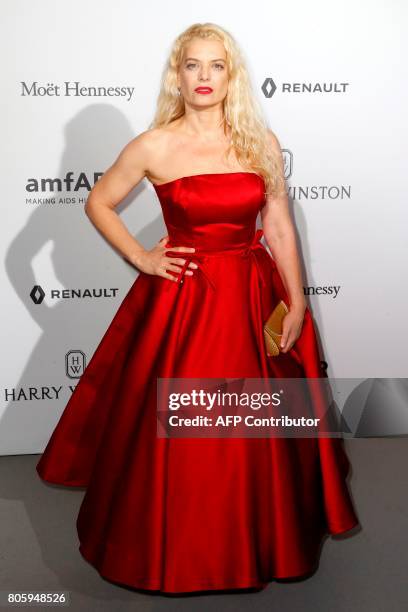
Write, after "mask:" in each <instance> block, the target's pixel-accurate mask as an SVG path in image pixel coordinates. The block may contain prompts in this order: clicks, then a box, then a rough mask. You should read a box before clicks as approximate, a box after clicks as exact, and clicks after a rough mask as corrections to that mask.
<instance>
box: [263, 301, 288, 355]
mask: <svg viewBox="0 0 408 612" xmlns="http://www.w3.org/2000/svg"><path fill="white" fill-rule="evenodd" d="M288 312H289V310H288V307H287V306H286V304H285V302H284V301H283V300H281V301H280V302H279V303H278V304H277V306H275V308H274V309H273V310H272V312H271V314H270V315H269V317H268V320H267V321H266V323H265V325H264V338H265V346H266V352H267V354H268V355H269V356H270V357H276V356H277V355H279V345H280V340H281V338H282V321H283V318H284V316H285V315H286V314H287V313H288Z"/></svg>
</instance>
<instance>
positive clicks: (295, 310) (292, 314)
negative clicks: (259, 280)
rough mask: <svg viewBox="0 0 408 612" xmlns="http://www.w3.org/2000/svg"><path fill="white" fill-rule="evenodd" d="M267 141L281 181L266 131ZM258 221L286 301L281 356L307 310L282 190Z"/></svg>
mask: <svg viewBox="0 0 408 612" xmlns="http://www.w3.org/2000/svg"><path fill="white" fill-rule="evenodd" d="M268 140H269V144H270V147H271V150H272V151H273V152H274V153H275V157H276V159H277V160H278V161H279V166H280V171H281V173H282V177H283V176H284V164H283V157H282V151H281V147H280V144H279V141H278V139H277V138H276V136H275V134H274V133H273V132H272V131H271V130H268ZM261 219H262V226H263V232H264V236H265V239H266V242H267V244H268V247H269V248H270V250H271V253H272V256H273V258H274V260H275V262H276V267H277V269H278V272H279V275H280V277H281V279H282V282H283V284H284V286H285V289H286V293H287V294H288V298H289V304H288V306H289V312H288V313H287V315H286V316H285V317H284V319H283V323H282V340H281V347H283V348H282V351H281V352H282V353H286V352H288V351H289V350H290V349H291V348H292V346H293V344H294V343H295V342H296V340H297V339H298V337H299V336H300V333H301V330H302V324H303V318H304V313H305V310H306V306H307V305H306V300H305V296H304V293H303V281H302V272H301V268H300V261H299V255H298V250H297V245H296V235H295V228H294V225H293V223H292V219H291V217H290V213H289V204H288V196H287V193H286V190H285V191H284V193H282V194H280V195H275V196H271V195H268V196H267V197H266V202H265V205H264V206H263V207H262V209H261Z"/></svg>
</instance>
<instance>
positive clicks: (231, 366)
mask: <svg viewBox="0 0 408 612" xmlns="http://www.w3.org/2000/svg"><path fill="white" fill-rule="evenodd" d="M156 193H157V195H158V198H159V200H160V204H161V207H162V210H163V215H164V219H165V223H166V227H167V230H168V234H169V242H168V246H181V245H182V246H194V247H196V252H195V253H193V254H190V255H189V256H188V257H190V258H192V259H194V260H195V261H197V263H198V265H199V268H198V269H197V270H195V272H194V275H193V276H191V277H190V276H188V275H183V273H181V274H180V275H179V277H178V281H179V282H177V283H175V282H174V281H170V280H168V279H165V278H163V277H159V276H155V275H148V274H144V273H140V274H139V275H138V277H137V278H136V280H135V282H134V283H133V285H132V287H131V288H130V290H129V292H128V293H127V295H126V297H125V298H124V300H123V302H122V304H121V305H120V307H119V309H118V311H117V312H116V314H115V316H114V317H113V320H112V322H111V324H110V325H109V327H108V329H107V331H106V332H105V334H104V336H103V338H102V340H101V341H100V344H99V345H98V347H97V349H96V351H95V352H94V354H93V357H92V359H91V360H90V362H89V364H88V366H87V368H86V370H85V372H84V373H83V375H82V377H81V379H80V381H79V383H78V385H77V387H76V388H75V391H74V393H73V395H72V396H71V398H70V400H69V402H68V404H67V406H66V408H65V410H64V412H63V414H62V416H61V418H60V420H59V422H58V424H57V426H56V428H55V430H54V432H53V434H52V436H51V438H50V440H49V442H48V445H47V446H46V448H45V450H44V453H43V454H42V456H41V458H40V461H39V463H38V465H37V471H38V473H39V475H40V477H41V478H42V479H44V480H45V481H48V482H50V483H57V484H61V485H65V486H70V487H77V486H78V487H86V488H87V489H86V492H85V496H84V499H83V502H82V505H81V508H80V512H79V516H78V519H77V529H78V536H79V541H80V547H79V550H80V552H81V553H82V555H83V557H84V558H85V559H86V560H87V561H88V562H90V563H91V564H92V565H93V566H94V567H95V568H96V569H97V570H98V571H99V573H100V574H101V575H102V576H104V577H105V578H107V579H108V580H111V581H114V582H116V583H121V584H125V585H130V586H133V587H136V588H142V589H152V590H159V591H161V592H167V593H176V592H179V593H180V592H188V591H198V590H212V589H236V588H248V587H262V586H265V584H267V583H268V582H269V581H272V580H273V579H274V578H275V577H276V578H286V577H296V576H301V575H304V574H308V573H309V572H311V571H314V570H315V569H316V567H317V563H318V554H319V545H320V542H321V539H322V537H323V535H324V534H325V533H330V534H338V533H341V532H344V531H347V530H349V529H351V528H352V527H354V526H355V525H357V524H358V519H357V517H356V515H355V513H354V510H353V505H352V502H351V498H350V495H349V492H348V488H347V484H346V480H345V479H346V476H347V474H348V471H349V461H348V458H347V455H346V454H345V451H344V449H343V440H342V439H341V438H293V437H292V438H282V437H281V438H190V439H186V438H160V437H157V419H156V416H157V413H156V396H155V393H156V378H157V377H191V378H194V377H208V378H210V377H213V378H219V377H224V376H225V377H255V378H257V377H273V376H275V377H317V378H318V377H322V376H323V375H324V374H323V372H322V370H321V365H320V358H319V353H318V347H317V342H316V336H315V329H314V326H313V322H312V318H311V314H310V312H309V310H308V309H306V312H305V318H304V325H303V328H302V334H301V336H300V337H299V339H298V340H297V342H296V344H295V346H294V348H293V349H292V350H291V351H290V352H289V353H287V354H283V353H281V354H280V355H279V356H278V357H267V355H266V353H265V350H264V344H263V342H264V341H263V321H264V320H265V319H266V317H267V315H268V314H269V313H270V311H271V310H272V308H273V306H274V305H275V304H276V303H277V301H278V300H279V299H281V298H282V299H284V300H285V301H286V302H287V301H288V298H287V295H286V293H285V290H284V287H283V284H282V282H281V279H280V277H279V274H278V271H277V268H276V265H275V263H274V261H273V259H272V257H271V256H270V254H269V252H268V251H267V250H266V249H265V247H264V246H263V244H262V243H261V242H260V239H261V236H262V230H256V218H257V215H258V213H259V211H260V209H261V207H262V205H263V203H264V182H263V180H262V178H261V177H259V176H258V175H256V174H254V173H249V172H234V173H224V174H197V175H194V176H185V177H182V178H179V179H176V180H173V181H169V182H167V183H164V184H161V185H158V186H156ZM176 256H180V257H185V255H176ZM188 261H189V260H188ZM181 280H182V281H183V282H180V281H181Z"/></svg>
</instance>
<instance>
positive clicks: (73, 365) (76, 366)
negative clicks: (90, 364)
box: [65, 350, 86, 378]
mask: <svg viewBox="0 0 408 612" xmlns="http://www.w3.org/2000/svg"><path fill="white" fill-rule="evenodd" d="M85 368H86V357H85V353H83V352H82V351H79V350H77V351H73V350H72V351H68V353H67V354H66V355H65V373H66V375H67V376H68V377H69V378H81V376H82V374H83V373H84V371H85Z"/></svg>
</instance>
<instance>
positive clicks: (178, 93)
mask: <svg viewBox="0 0 408 612" xmlns="http://www.w3.org/2000/svg"><path fill="white" fill-rule="evenodd" d="M180 90H181V87H177V95H178V96H181V91H180Z"/></svg>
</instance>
